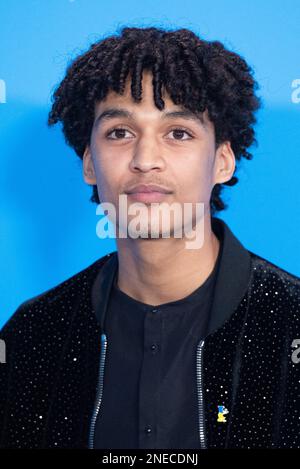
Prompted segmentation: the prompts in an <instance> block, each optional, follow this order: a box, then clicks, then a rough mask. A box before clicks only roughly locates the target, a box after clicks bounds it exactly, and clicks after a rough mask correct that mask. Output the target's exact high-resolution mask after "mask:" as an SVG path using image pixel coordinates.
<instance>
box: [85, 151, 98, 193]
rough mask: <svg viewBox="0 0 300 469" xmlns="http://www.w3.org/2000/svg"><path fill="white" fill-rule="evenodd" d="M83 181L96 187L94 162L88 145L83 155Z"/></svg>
mask: <svg viewBox="0 0 300 469" xmlns="http://www.w3.org/2000/svg"><path fill="white" fill-rule="evenodd" d="M83 179H84V181H85V182H86V183H87V184H90V185H96V174H95V168H94V162H93V159H92V155H91V150H90V147H89V145H88V146H87V147H86V149H85V151H84V154H83Z"/></svg>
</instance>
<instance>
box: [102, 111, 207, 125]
mask: <svg viewBox="0 0 300 469" xmlns="http://www.w3.org/2000/svg"><path fill="white" fill-rule="evenodd" d="M134 115H135V114H134V112H130V111H128V110H127V109H124V108H108V109H105V110H104V111H103V112H101V114H99V116H98V117H97V118H96V120H95V122H94V128H95V129H97V128H98V126H99V124H100V122H101V121H109V120H111V119H114V118H116V117H124V118H127V119H134ZM180 117H181V118H184V119H189V120H191V121H194V122H196V123H197V124H198V125H199V124H200V125H202V127H205V123H204V119H203V116H202V114H196V113H194V112H192V111H189V110H188V109H187V110H185V109H184V110H179V111H162V114H161V119H162V120H164V119H178V118H180Z"/></svg>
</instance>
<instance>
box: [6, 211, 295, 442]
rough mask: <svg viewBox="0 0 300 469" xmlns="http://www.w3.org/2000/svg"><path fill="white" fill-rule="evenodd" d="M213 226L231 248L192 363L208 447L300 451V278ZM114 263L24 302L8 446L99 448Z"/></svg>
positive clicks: (13, 349)
mask: <svg viewBox="0 0 300 469" xmlns="http://www.w3.org/2000/svg"><path fill="white" fill-rule="evenodd" d="M212 223H213V225H212V226H213V230H214V231H215V232H216V233H218V234H219V236H221V237H222V240H223V248H222V254H221V260H220V267H219V270H218V276H217V280H216V286H215V292H214V298H213V304H212V311H211V316H210V321H209V333H208V334H207V335H206V337H205V338H204V340H200V341H199V344H198V348H197V360H196V363H195V373H196V374H197V396H198V417H199V419H198V423H199V425H198V431H199V442H200V446H201V448H224V447H225V448H255V447H256V448H258V447H261V448H272V447H281V448H300V363H299V354H297V350H296V349H295V347H294V345H295V343H297V342H295V339H300V279H299V278H298V277H296V276H294V275H292V274H291V273H288V272H286V271H285V270H283V269H281V268H280V267H278V266H276V265H274V264H273V263H271V262H269V261H267V260H266V259H263V258H262V257H260V256H258V255H256V254H254V253H253V252H251V251H249V250H247V249H246V248H244V247H243V245H242V244H241V243H240V242H239V240H238V239H237V238H236V237H235V236H234V234H233V233H232V232H231V230H230V229H229V227H228V226H227V225H226V223H225V222H223V221H222V220H220V219H218V218H213V219H212ZM116 259H117V252H116V251H115V252H113V253H110V254H108V255H106V256H104V257H102V258H101V259H99V260H97V261H96V262H94V263H93V264H92V265H90V266H89V267H87V268H86V269H84V270H82V271H81V272H79V273H77V274H76V275H74V276H72V277H71V278H69V279H67V280H65V281H64V282H62V283H61V284H59V285H57V286H55V287H54V288H51V289H50V290H48V291H46V292H44V293H42V294H41V295H39V296H37V297H34V298H32V299H30V300H28V301H26V302H24V303H23V304H21V305H20V306H19V308H18V309H17V311H16V312H15V313H14V314H13V316H12V317H11V318H10V319H9V321H8V322H7V323H6V324H5V325H4V327H3V329H2V330H1V338H2V339H3V340H4V341H5V344H6V363H0V373H1V386H0V432H1V437H0V446H1V447H6V448H9V447H12V448H17V447H18V448H23V447H27V448H57V447H60V448H88V447H91V446H92V444H91V442H92V440H93V434H94V429H95V421H96V417H97V414H98V412H99V409H100V406H101V397H102V392H103V376H104V370H105V353H106V346H107V337H106V335H105V331H104V330H103V324H104V314H105V311H106V308H107V302H108V298H109V291H110V287H111V284H112V280H113V278H114V274H115V269H116V265H117V263H116ZM225 409H226V410H227V411H228V413H226V410H225ZM224 411H225V412H224Z"/></svg>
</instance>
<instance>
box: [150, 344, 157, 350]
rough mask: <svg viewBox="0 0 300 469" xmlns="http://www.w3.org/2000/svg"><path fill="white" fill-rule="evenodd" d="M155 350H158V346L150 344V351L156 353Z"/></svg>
mask: <svg viewBox="0 0 300 469" xmlns="http://www.w3.org/2000/svg"><path fill="white" fill-rule="evenodd" d="M157 348H158V345H157V344H152V345H151V350H152V352H156V351H157Z"/></svg>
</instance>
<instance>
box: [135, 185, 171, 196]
mask: <svg viewBox="0 0 300 469" xmlns="http://www.w3.org/2000/svg"><path fill="white" fill-rule="evenodd" d="M153 192H156V193H157V192H159V193H161V194H171V192H172V191H171V190H170V189H167V188H166V187H163V186H158V185H157V184H138V185H136V186H134V187H132V188H131V189H129V190H128V191H126V193H127V194H139V193H146V194H148V193H153Z"/></svg>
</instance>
